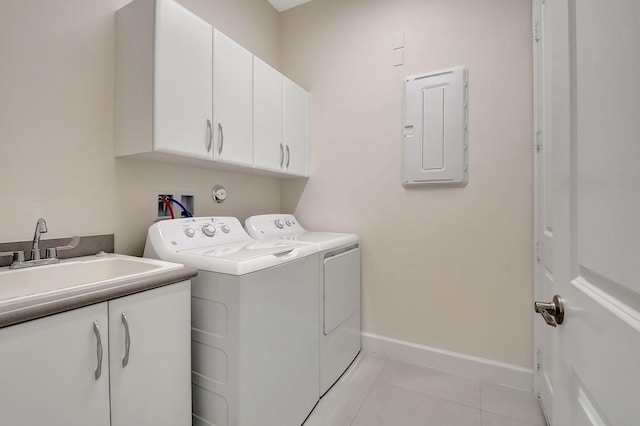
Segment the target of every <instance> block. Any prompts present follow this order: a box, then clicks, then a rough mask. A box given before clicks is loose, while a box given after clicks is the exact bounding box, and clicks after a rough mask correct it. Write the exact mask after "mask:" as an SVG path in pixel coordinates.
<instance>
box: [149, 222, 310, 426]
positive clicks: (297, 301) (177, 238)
mask: <svg viewBox="0 0 640 426" xmlns="http://www.w3.org/2000/svg"><path fill="white" fill-rule="evenodd" d="M317 252H318V249H317V248H316V247H315V246H312V245H309V244H301V243H299V242H296V241H287V240H280V241H256V240H254V239H252V238H250V237H249V235H247V233H246V232H245V231H244V229H243V228H242V225H241V224H240V222H239V221H238V220H237V219H236V218H233V217H198V218H185V219H176V220H166V221H162V222H158V223H155V224H154V225H152V226H151V227H150V228H149V231H148V235H147V243H146V247H145V253H144V255H145V257H151V258H157V259H163V260H171V261H172V262H177V263H183V264H185V265H190V266H193V267H195V268H197V269H198V270H199V272H198V276H197V277H196V278H194V279H192V281H191V283H192V298H191V301H192V302H191V303H192V341H191V351H192V395H193V424H194V425H202V426H204V425H217V426H256V425H261V426H299V425H301V424H302V423H303V422H304V420H305V419H306V417H307V416H308V415H309V413H310V412H311V411H312V410H313V407H314V406H315V404H316V403H317V401H318V386H319V342H318V338H317V335H318V332H319V331H318V330H319V312H318V310H319V303H320V302H319V295H318V292H317V288H318V286H319V283H318V276H317V267H318V266H317V257H316V256H314V255H315V254H317Z"/></svg>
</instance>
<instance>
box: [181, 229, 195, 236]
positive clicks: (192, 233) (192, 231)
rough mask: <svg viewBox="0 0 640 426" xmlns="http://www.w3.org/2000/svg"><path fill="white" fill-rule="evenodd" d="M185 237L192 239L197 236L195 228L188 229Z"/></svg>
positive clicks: (185, 231)
mask: <svg viewBox="0 0 640 426" xmlns="http://www.w3.org/2000/svg"><path fill="white" fill-rule="evenodd" d="M184 235H186V236H187V237H189V238H192V237H193V236H194V235H196V230H195V229H193V228H187V229H185V230H184Z"/></svg>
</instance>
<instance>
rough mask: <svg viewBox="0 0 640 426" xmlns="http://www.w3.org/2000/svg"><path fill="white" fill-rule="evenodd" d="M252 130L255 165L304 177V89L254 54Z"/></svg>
mask: <svg viewBox="0 0 640 426" xmlns="http://www.w3.org/2000/svg"><path fill="white" fill-rule="evenodd" d="M253 132H254V154H255V155H254V164H255V167H256V168H261V169H264V170H273V171H277V172H281V173H286V174H288V175H294V176H307V92H306V91H305V90H304V89H302V88H300V87H299V86H298V85H296V84H295V83H293V82H292V81H291V80H289V79H288V78H286V77H284V76H283V75H282V74H280V73H279V72H278V71H276V70H275V69H273V68H271V67H270V66H269V65H267V64H266V63H265V62H263V61H262V60H260V59H259V58H257V57H254V59H253Z"/></svg>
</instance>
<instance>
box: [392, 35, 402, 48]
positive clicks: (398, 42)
mask: <svg viewBox="0 0 640 426" xmlns="http://www.w3.org/2000/svg"><path fill="white" fill-rule="evenodd" d="M403 47H404V31H396V32H395V33H393V49H394V50H395V49H401V48H403Z"/></svg>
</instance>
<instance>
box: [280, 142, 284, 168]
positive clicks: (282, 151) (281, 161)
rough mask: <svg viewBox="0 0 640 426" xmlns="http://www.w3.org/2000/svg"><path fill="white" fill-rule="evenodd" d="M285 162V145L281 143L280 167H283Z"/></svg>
mask: <svg viewBox="0 0 640 426" xmlns="http://www.w3.org/2000/svg"><path fill="white" fill-rule="evenodd" d="M283 164H284V146H282V144H280V168H282V165H283Z"/></svg>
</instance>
